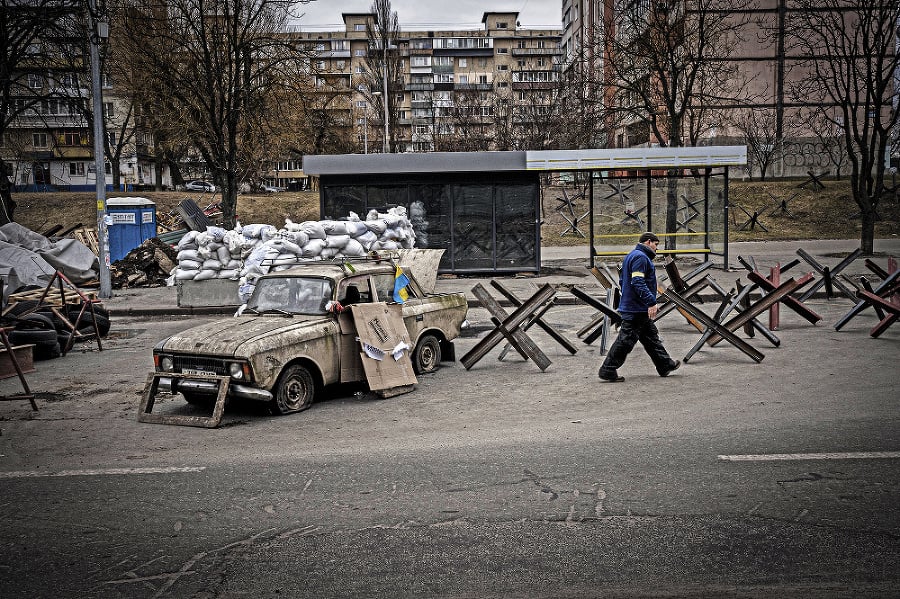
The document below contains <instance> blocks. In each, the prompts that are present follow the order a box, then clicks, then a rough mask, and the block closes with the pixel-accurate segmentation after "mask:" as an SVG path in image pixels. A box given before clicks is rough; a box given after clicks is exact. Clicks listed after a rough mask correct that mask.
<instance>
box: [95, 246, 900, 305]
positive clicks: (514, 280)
mask: <svg viewBox="0 0 900 599" xmlns="http://www.w3.org/2000/svg"><path fill="white" fill-rule="evenodd" d="M858 247H859V240H858V239H837V240H823V241H813V240H803V241H758V242H739V243H732V244H730V245H729V250H728V251H729V269H728V270H727V271H726V270H723V269H722V268H721V266H722V258H721V257H720V256H713V257H712V258H713V264H714V266H713V268H712V269H710V270H709V271H707V272H708V273H709V274H710V275H711V276H712V278H713V279H715V281H716V282H717V283H718V284H719V285H720V286H721V287H723V288H724V289H726V290H728V289H731V288H732V287H734V286H735V282H736V281H737V280H738V279H739V278H742V277H743V280H744V282H746V277H745V276H744V273H746V270H745V269H744V268H743V267H742V266H741V265H740V263H739V262H738V259H737V258H738V256H742V257H744V258H748V257H752V258H753V259H754V261H755V262H756V265H757V268H758V269H759V270H760V271H761V272H763V273H764V274H767V273H768V270H769V268H770V267H772V266H775V265H776V264H785V263H787V262H790V261H791V260H793V259H794V258H797V257H798V256H797V249H799V248H802V249H803V250H805V251H806V252H808V253H809V254H810V255H811V256H813V257H814V258H815V259H816V260H817V261H818V262H819V263H820V264H822V265H824V266H828V267H834V266H835V265H836V264H838V263H839V262H840V261H841V260H842V259H843V258H844V257H845V256H846V255H847V254H849V253H850V252H852V251H853V250H855V249H856V248H858ZM623 249H625V250H627V249H630V247H625V248H623ZM886 256H895V257H897V258H900V238H895V239H876V240H875V258H874V260H875V262H876V263H877V264H879V265H880V266H882V267H884V266H885V265H886V261H887V258H886ZM597 260H598V262H599V258H598V259H597ZM616 261H617V260H607V263H608V264H610V265H612V264H614V263H615V262H616ZM700 263H701V262H700V261H699V259H695V258H686V259H685V263H684V265H683V266H682V265H681V264H679V268H680V270H681V272H682V274H686V273H687V272H689V271H690V270H692V269H693V268H695V267H696V266H699V265H700ZM589 264H590V259H589V250H588V247H587V245H579V246H566V247H563V246H549V247H542V248H541V272H540V273H525V274H520V275H499V276H492V275H483V276H482V275H479V276H443V277H439V278H438V280H437V284H436V286H435V291H437V292H441V293H447V292H459V291H462V292H464V293H465V294H466V296H467V297H468V298H469V305H470V306H478V305H480V304H478V302H477V300H475V298H474V296H473V295H472V291H471V290H472V288H473V287H474V286H475V285H476V284H478V283H481V284H482V285H484V286H486V287H487V286H489V282H490V280H491V279H498V280H501V281H502V282H503V285H504V287H506V288H507V289H509V290H510V291H511V292H512V293H514V294H515V295H516V296H517V297H519V298H521V299H523V300H524V299H527V298H528V297H530V296H531V295H532V294H534V292H535V291H537V289H538V288H540V287H541V286H542V285H544V284H545V283H546V284H550V285H552V286H554V287H555V288H557V293H558V300H557V301H558V303H575V301H576V300H575V298H574V297H573V296H572V295H571V294H570V293H568V291H567V290H568V289H570V288H571V287H573V286H576V285H577V286H579V287H587V288H591V287H596V286H597V282H596V279H594V277H593V276H592V275H591V274H590V272H588V269H587V266H588V265H589ZM659 272H660V274H662V273H663V272H664V271H663V270H662V267H661V266H660V267H659ZM806 272H813V275H814V276H816V278H818V273H816V272H814V271H813V269H812V267H811V266H809V265H808V264H806V262H801V264H799V265H798V266H796V267H794V268H793V269H792V270H791V271H789V273H788V275H792V276H796V275H797V274H799V273H806ZM842 274H845V275H848V276H856V275H862V274H870V273H869V271H868V269H866V267H865V265H864V263H863V259H862V258H860V259H858V260H856V261H854V262H853V263H851V264H850V265H848V266H847V267H846V268H845V269H844V270H843V271H842ZM661 278H662V277H661ZM598 289H599V287H598ZM492 294H493V295H494V296H498V295H499V294H498V293H496V292H493V293H492ZM500 303H501V304H504V305H509V303H508V302H506V300H503V301H501V302H500ZM103 305H104V307H106V309H107V310H109V312H110V314H111V315H112V316H119V317H121V316H162V315H192V314H223V315H230V314H233V313H234V311H235V308H236V306H213V307H193V308H191V307H179V306H178V295H177V289H176V288H175V287H138V288H133V289H114V290H113V297H111V298H107V299H105V300H103Z"/></svg>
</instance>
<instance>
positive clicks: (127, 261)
mask: <svg viewBox="0 0 900 599" xmlns="http://www.w3.org/2000/svg"><path fill="white" fill-rule="evenodd" d="M177 255H178V252H176V251H175V249H174V248H172V246H170V245H169V244H167V243H164V242H162V241H160V240H159V239H158V238H156V237H152V238H150V239H147V240H146V241H144V243H142V244H141V245H139V246H138V247H136V248H134V249H133V250H131V251H130V252H128V254H126V255H125V257H124V258H122V259H121V260H117V261H116V262H114V263H113V264H112V266H111V267H110V280H111V282H112V286H113V288H115V289H127V288H128V287H164V286H165V285H166V279H168V278H169V275H170V273H171V272H172V270H174V269H175V267H176V265H177V264H178V258H177Z"/></svg>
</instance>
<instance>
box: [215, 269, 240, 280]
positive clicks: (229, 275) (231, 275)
mask: <svg viewBox="0 0 900 599" xmlns="http://www.w3.org/2000/svg"><path fill="white" fill-rule="evenodd" d="M240 274H241V273H240V271H239V270H237V269H236V268H235V269H231V270H220V271H219V278H220V279H233V280H237V278H238V276H239V275H240Z"/></svg>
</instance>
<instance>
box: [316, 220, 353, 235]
mask: <svg viewBox="0 0 900 599" xmlns="http://www.w3.org/2000/svg"><path fill="white" fill-rule="evenodd" d="M321 222H322V228H323V229H325V234H326V235H348V234H349V232H348V231H347V223H344V222H341V221H338V220H323V221H321Z"/></svg>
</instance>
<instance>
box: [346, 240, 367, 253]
mask: <svg viewBox="0 0 900 599" xmlns="http://www.w3.org/2000/svg"><path fill="white" fill-rule="evenodd" d="M341 253H342V254H343V255H345V256H365V255H366V250H365V248H363V245H362V244H361V243H360V242H358V241H357V240H355V239H350V241H348V242H347V245H345V246H344V248H343V249H342V250H341Z"/></svg>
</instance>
